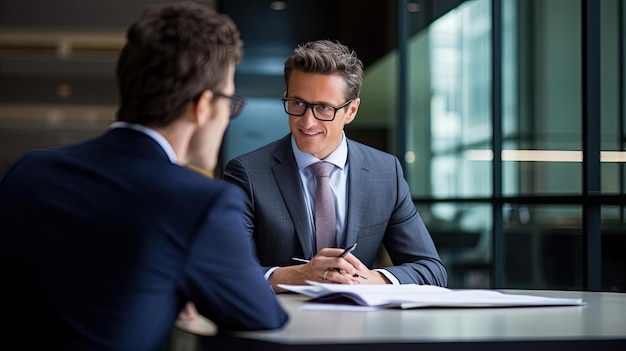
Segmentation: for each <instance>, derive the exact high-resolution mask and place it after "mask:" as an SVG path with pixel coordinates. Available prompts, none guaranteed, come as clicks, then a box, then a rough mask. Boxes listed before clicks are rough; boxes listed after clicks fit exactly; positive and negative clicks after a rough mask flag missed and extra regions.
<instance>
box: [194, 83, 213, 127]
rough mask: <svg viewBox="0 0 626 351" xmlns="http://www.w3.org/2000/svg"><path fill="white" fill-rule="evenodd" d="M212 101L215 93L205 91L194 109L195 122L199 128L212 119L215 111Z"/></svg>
mask: <svg viewBox="0 0 626 351" xmlns="http://www.w3.org/2000/svg"><path fill="white" fill-rule="evenodd" d="M212 101H213V92H212V91H210V90H205V91H204V92H203V93H202V95H200V98H199V99H198V102H196V105H195V107H194V120H195V122H196V123H197V124H198V125H199V126H201V125H203V124H204V123H206V121H207V120H208V119H209V118H210V116H211V113H212V109H213V105H212V104H211V102H212Z"/></svg>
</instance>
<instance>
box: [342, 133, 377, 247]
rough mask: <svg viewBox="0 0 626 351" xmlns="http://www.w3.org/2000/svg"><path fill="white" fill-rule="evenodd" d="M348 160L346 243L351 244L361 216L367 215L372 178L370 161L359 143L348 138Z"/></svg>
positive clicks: (359, 224) (354, 240)
mask: <svg viewBox="0 0 626 351" xmlns="http://www.w3.org/2000/svg"><path fill="white" fill-rule="evenodd" d="M348 162H349V163H350V172H349V178H350V183H349V188H348V211H347V213H346V218H347V224H346V245H351V244H352V243H355V242H356V241H357V238H358V236H359V228H360V227H361V218H364V217H363V216H364V215H365V206H366V205H367V203H368V201H364V200H363V199H366V198H367V193H368V189H370V184H371V178H370V170H369V162H368V161H367V158H366V157H365V154H364V153H363V151H362V150H361V149H360V148H359V147H358V145H357V144H355V143H354V142H352V141H351V140H349V139H348Z"/></svg>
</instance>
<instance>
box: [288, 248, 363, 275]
mask: <svg viewBox="0 0 626 351" xmlns="http://www.w3.org/2000/svg"><path fill="white" fill-rule="evenodd" d="M356 244H357V243H354V245H352V246H350V247H349V248H347V249H345V250H343V252H342V253H341V255H339V257H346V255H347V254H349V253H350V252H352V251H353V250H354V249H355V248H356ZM291 259H292V260H294V261H298V262H303V263H309V260H307V259H304V258H298V257H292V258H291ZM333 269H334V270H335V272H338V273H341V269H339V268H336V267H335V268H333ZM352 276H353V277H355V278H356V277H358V278H363V279H367V277H366V276H363V275H360V274H358V273H354V274H353V275H352Z"/></svg>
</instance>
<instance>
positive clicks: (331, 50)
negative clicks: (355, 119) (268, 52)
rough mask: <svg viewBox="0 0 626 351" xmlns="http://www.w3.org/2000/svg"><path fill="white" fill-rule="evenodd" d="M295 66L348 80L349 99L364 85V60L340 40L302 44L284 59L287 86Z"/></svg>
mask: <svg viewBox="0 0 626 351" xmlns="http://www.w3.org/2000/svg"><path fill="white" fill-rule="evenodd" d="M294 69H297V70H300V71H303V72H306V73H319V74H335V73H338V74H340V75H341V76H343V77H344V78H345V80H346V91H345V92H344V94H345V98H346V100H351V99H355V98H357V97H359V94H360V93H361V85H362V84H363V63H362V62H361V60H360V59H359V58H358V57H357V56H356V53H355V52H354V51H353V50H350V49H349V48H348V47H347V46H345V45H343V44H341V43H339V42H338V41H334V42H333V41H330V40H318V41H310V42H307V43H304V44H302V45H299V46H298V47H297V48H295V49H294V51H293V54H291V56H289V58H287V60H286V61H285V85H286V86H287V88H288V87H289V78H290V77H291V72H293V70H294Z"/></svg>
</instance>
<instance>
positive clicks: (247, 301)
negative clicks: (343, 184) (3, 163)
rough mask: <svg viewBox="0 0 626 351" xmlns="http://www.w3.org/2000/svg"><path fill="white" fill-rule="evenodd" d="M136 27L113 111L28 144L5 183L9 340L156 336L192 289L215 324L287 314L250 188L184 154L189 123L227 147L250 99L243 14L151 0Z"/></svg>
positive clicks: (0, 236)
mask: <svg viewBox="0 0 626 351" xmlns="http://www.w3.org/2000/svg"><path fill="white" fill-rule="evenodd" d="M127 40H128V41H127V44H126V46H125V47H124V48H123V50H122V52H121V54H120V56H119V60H118V65H117V78H118V85H119V92H120V106H119V109H118V112H117V120H118V121H117V122H116V123H114V124H113V125H112V126H111V128H109V129H108V130H107V131H106V132H104V133H103V134H102V135H101V136H99V137H96V138H94V139H91V140H87V141H85V142H82V143H79V144H76V145H70V146H66V147H60V148H54V149H48V150H39V151H33V152H30V153H28V154H26V155H25V156H23V157H22V158H21V159H20V160H18V161H17V162H16V163H15V164H14V165H13V166H12V167H11V168H10V169H9V170H8V172H7V173H6V174H5V175H4V177H3V179H2V182H1V183H0V227H1V231H0V273H1V274H0V277H1V279H2V296H1V302H0V304H1V306H2V308H1V309H0V311H2V316H3V319H4V321H5V322H4V325H5V327H3V334H5V333H6V335H3V338H2V342H3V343H4V344H11V342H9V340H14V338H18V337H21V339H17V340H18V342H19V345H20V346H24V347H25V348H29V347H28V346H32V347H33V348H34V349H54V350H160V349H161V347H162V345H163V344H164V342H165V341H166V340H167V339H168V337H169V336H170V332H171V331H172V327H173V326H174V323H175V321H176V318H177V316H178V315H179V313H180V311H181V309H182V308H183V306H185V304H186V303H188V302H192V303H193V304H194V305H195V307H196V308H197V310H198V312H199V313H200V314H202V315H204V316H205V317H207V318H208V319H210V320H211V321H212V322H214V323H215V325H216V326H217V328H218V330H219V331H220V332H222V331H223V332H228V331H233V330H263V329H274V328H280V327H282V326H284V324H285V323H286V321H287V320H288V316H287V314H286V312H285V311H284V310H283V308H282V306H281V305H280V304H279V302H278V301H277V299H276V295H275V293H274V291H273V290H272V289H271V287H270V285H269V284H268V282H267V280H266V279H265V278H264V276H263V271H262V268H261V267H260V265H259V263H258V259H257V258H256V256H255V252H254V248H253V243H252V242H251V241H250V238H249V236H248V234H247V232H246V229H245V227H244V222H243V217H242V211H243V206H244V200H243V198H244V195H243V192H242V191H241V189H239V188H238V187H236V186H233V185H232V184H228V183H225V182H222V181H215V180H210V179H209V178H207V177H205V176H204V175H201V174H200V173H198V172H196V171H193V170H190V169H189V168H187V167H184V166H183V164H184V163H185V162H186V161H187V160H186V159H187V152H188V146H189V144H190V140H191V138H192V136H194V135H195V133H202V134H203V137H204V138H207V139H206V143H204V146H205V147H206V149H205V151H207V152H209V153H210V154H211V155H213V156H216V155H217V153H218V150H219V146H220V143H221V141H222V137H223V133H224V132H225V130H226V127H227V126H228V123H229V120H230V118H231V117H233V116H235V115H236V114H237V113H238V111H239V110H240V108H241V107H242V105H243V101H244V100H242V99H240V98H237V97H236V96H233V93H234V91H235V86H234V72H235V66H236V64H237V63H239V62H240V60H241V56H242V42H241V40H240V38H239V32H238V30H237V28H236V26H235V24H234V23H233V22H232V21H231V20H230V19H229V18H228V17H226V16H223V15H220V14H218V13H217V12H215V11H214V10H213V9H212V8H210V7H207V6H205V5H201V4H199V3H186V2H174V3H171V2H170V3H165V4H160V5H154V6H152V7H149V8H148V9H146V11H145V12H144V13H143V14H142V15H141V17H140V18H139V19H138V20H137V21H136V22H135V23H133V24H132V25H131V27H130V28H129V30H128V32H127ZM7 324H8V327H7ZM29 343H32V344H31V345H29ZM14 345H15V344H14Z"/></svg>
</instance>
